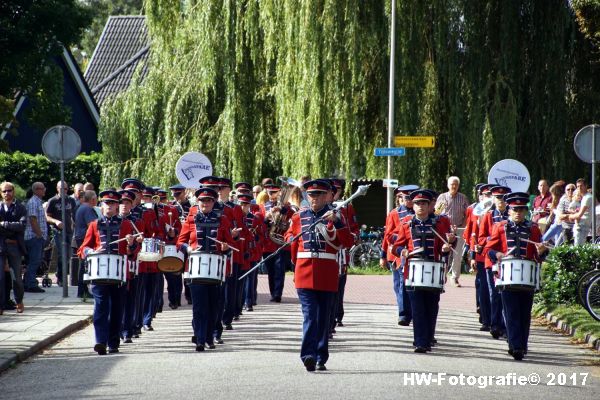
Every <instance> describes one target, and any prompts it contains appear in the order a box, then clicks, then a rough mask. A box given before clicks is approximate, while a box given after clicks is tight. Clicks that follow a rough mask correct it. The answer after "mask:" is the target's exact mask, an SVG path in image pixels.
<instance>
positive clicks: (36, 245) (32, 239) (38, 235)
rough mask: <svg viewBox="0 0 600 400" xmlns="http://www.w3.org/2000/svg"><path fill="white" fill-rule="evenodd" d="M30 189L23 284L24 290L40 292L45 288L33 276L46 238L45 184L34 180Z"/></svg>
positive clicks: (38, 264) (35, 273)
mask: <svg viewBox="0 0 600 400" xmlns="http://www.w3.org/2000/svg"><path fill="white" fill-rule="evenodd" d="M31 190H32V192H33V195H32V196H31V198H30V199H29V201H28V202H27V226H26V227H25V247H26V248H27V257H28V259H29V262H28V264H27V272H26V273H25V277H24V278H25V279H24V282H23V286H24V287H25V291H26V292H33V293H42V292H45V290H44V289H42V288H41V287H39V286H38V281H37V279H36V278H35V277H36V275H37V271H38V268H39V267H40V263H41V261H42V251H43V250H44V243H45V242H46V240H47V239H48V225H47V222H46V213H45V212H44V208H43V207H42V199H43V198H44V195H45V194H46V186H44V184H43V183H42V182H35V183H34V184H33V185H32V186H31Z"/></svg>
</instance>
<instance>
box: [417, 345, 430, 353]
mask: <svg viewBox="0 0 600 400" xmlns="http://www.w3.org/2000/svg"><path fill="white" fill-rule="evenodd" d="M415 353H427V348H425V347H420V346H417V347H415Z"/></svg>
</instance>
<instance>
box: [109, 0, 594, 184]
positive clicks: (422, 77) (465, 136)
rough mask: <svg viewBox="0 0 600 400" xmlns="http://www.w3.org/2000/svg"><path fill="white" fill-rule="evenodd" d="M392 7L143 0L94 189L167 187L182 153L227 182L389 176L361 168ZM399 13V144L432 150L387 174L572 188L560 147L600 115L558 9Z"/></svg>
mask: <svg viewBox="0 0 600 400" xmlns="http://www.w3.org/2000/svg"><path fill="white" fill-rule="evenodd" d="M389 3H390V2H388V1H385V2H377V1H361V0H260V1H259V0H203V1H195V0H187V1H180V0H146V1H145V13H146V16H147V22H148V25H149V28H150V33H151V37H152V52H151V57H150V61H149V63H150V65H149V73H148V75H147V76H146V77H145V78H144V80H143V81H140V80H136V81H135V82H134V84H132V85H131V87H130V88H129V89H128V90H127V91H126V92H124V93H122V94H121V95H119V96H117V97H115V98H114V99H113V100H112V102H111V103H110V104H109V105H108V106H105V108H104V109H103V119H102V126H101V129H100V139H101V141H102V144H103V146H104V154H103V158H104V159H103V163H104V175H103V182H104V183H105V184H110V185H114V184H116V183H118V181H119V180H120V179H122V178H123V177H125V176H129V175H132V176H138V177H140V178H142V179H143V180H145V181H148V182H149V183H152V184H161V185H164V184H169V183H172V182H174V180H175V177H174V165H175V162H176V161H177V159H178V158H179V157H180V156H181V155H182V154H183V153H184V152H186V151H200V152H202V153H205V154H206V155H207V156H208V157H209V158H210V159H211V160H212V162H213V166H214V170H215V173H216V174H220V175H227V176H231V177H232V178H233V179H235V180H241V179H243V180H249V181H258V180H259V179H260V178H261V177H263V176H277V175H280V174H282V175H290V176H295V177H298V176H300V175H303V174H306V173H310V174H311V175H313V176H326V175H332V174H336V175H342V176H345V177H347V178H357V177H368V178H382V177H384V176H385V166H386V163H385V159H384V158H378V157H373V156H372V154H373V149H374V148H375V147H384V146H385V143H386V142H387V139H386V132H387V90H388V89H387V83H388V73H389V71H388V65H389V21H390V14H391V13H390V11H391V10H390V8H389V7H390V4H389ZM397 7H398V10H397V17H398V20H397V27H396V28H397V40H396V42H397V49H396V54H397V59H396V60H395V62H396V66H397V76H396V85H395V96H396V109H395V110H394V111H395V126H394V132H395V133H396V134H397V135H433V136H435V137H436V143H437V146H436V148H434V149H408V150H407V153H408V154H407V156H406V157H403V158H401V159H398V160H397V161H396V162H395V173H396V176H397V178H398V179H399V180H400V181H401V182H407V183H408V182H413V183H419V184H422V185H424V186H429V187H433V188H437V189H443V188H444V182H445V178H446V177H447V176H448V175H450V174H456V175H459V176H461V177H462V178H463V182H464V183H465V185H466V186H471V185H472V184H474V183H475V182H477V181H482V180H485V179H486V176H487V171H488V170H489V168H490V167H491V165H492V164H494V163H495V162H497V161H498V160H500V159H503V158H516V159H519V160H521V161H522V162H524V163H525V164H526V165H527V167H528V168H529V170H530V173H531V175H532V177H533V178H534V179H536V178H537V177H541V176H544V175H545V176H547V177H549V178H554V177H556V178H558V177H565V178H572V177H573V175H574V174H575V175H576V174H577V169H578V168H580V167H581V165H580V164H578V163H577V162H574V161H573V159H572V158H573V157H572V155H571V152H570V143H571V141H572V137H573V134H574V132H575V131H576V129H577V128H578V127H580V126H578V124H581V123H582V122H584V121H585V118H586V117H587V115H583V113H581V112H577V110H582V109H584V110H588V111H590V112H592V111H593V112H595V113H596V114H597V111H594V110H595V108H594V107H593V106H592V102H593V99H595V98H596V97H594V96H593V93H594V88H595V87H596V86H597V85H593V84H592V85H590V84H586V81H585V79H586V78H587V79H588V80H590V79H592V78H593V77H594V76H595V77H597V76H598V72H597V69H594V67H593V66H590V59H591V58H590V56H589V55H588V54H587V53H586V51H588V50H589V49H590V48H592V49H596V50H597V46H596V47H594V46H595V45H594V44H593V41H592V40H591V39H589V38H586V37H584V36H583V35H582V34H581V33H580V31H579V29H578V24H577V22H576V21H577V17H576V13H574V11H573V10H572V9H571V8H570V5H569V3H568V2H555V1H544V0H527V1H522V0H502V1H501V0H485V1H480V2H473V1H469V0H431V1H427V2H424V1H419V0H398V1H397ZM594 43H595V42H594ZM583 94H586V96H584V95H583ZM585 123H589V121H588V122H585ZM467 190H468V189H467Z"/></svg>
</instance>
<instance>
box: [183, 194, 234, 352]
mask: <svg viewBox="0 0 600 400" xmlns="http://www.w3.org/2000/svg"><path fill="white" fill-rule="evenodd" d="M195 196H196V198H197V199H198V205H197V206H195V207H194V208H192V209H190V213H189V215H188V217H187V219H186V220H185V222H184V224H183V226H182V228H181V233H180V234H179V237H178V238H177V247H178V249H179V250H181V251H183V253H184V254H188V255H189V254H190V253H191V252H192V251H193V250H200V251H202V252H206V253H213V254H223V253H228V252H230V251H231V250H230V248H229V246H230V245H231V246H233V244H234V240H233V238H232V237H231V231H230V222H229V220H228V218H227V217H226V216H225V215H223V214H222V213H219V212H217V211H215V210H214V209H213V207H214V205H215V203H216V201H217V199H218V197H219V195H218V194H217V192H216V191H215V190H214V189H211V188H201V189H198V190H197V191H196V193H195ZM193 209H196V210H195V211H192V210H193ZM210 238H212V239H217V240H218V241H219V242H216V241H214V240H211V239H210ZM188 283H189V287H190V292H191V294H192V315H193V318H192V327H193V329H194V336H192V342H193V343H195V344H196V351H204V345H205V344H206V345H207V346H208V348H210V349H214V348H215V345H214V338H213V333H214V325H215V322H216V321H217V315H218V311H219V310H218V307H219V295H220V288H221V283H220V282H214V281H211V282H207V281H206V280H204V279H197V280H194V279H191V280H190V281H189V282H188Z"/></svg>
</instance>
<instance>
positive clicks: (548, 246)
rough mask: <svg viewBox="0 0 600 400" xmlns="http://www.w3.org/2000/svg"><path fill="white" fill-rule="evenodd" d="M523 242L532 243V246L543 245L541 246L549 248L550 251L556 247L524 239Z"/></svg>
mask: <svg viewBox="0 0 600 400" xmlns="http://www.w3.org/2000/svg"><path fill="white" fill-rule="evenodd" d="M521 240H522V241H524V242H527V243H531V244H541V245H544V247H547V248H549V249H553V248H554V246H552V245H551V244H546V243H539V242H534V241H533V240H529V239H523V238H521Z"/></svg>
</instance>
